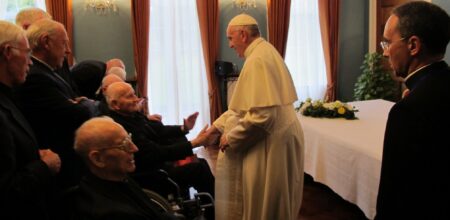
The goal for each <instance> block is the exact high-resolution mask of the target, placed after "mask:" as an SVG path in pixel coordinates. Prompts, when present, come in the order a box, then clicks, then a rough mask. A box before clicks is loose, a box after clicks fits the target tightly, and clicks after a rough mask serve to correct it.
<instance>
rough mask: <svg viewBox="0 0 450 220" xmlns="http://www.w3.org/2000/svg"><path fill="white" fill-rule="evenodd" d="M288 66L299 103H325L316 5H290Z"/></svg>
mask: <svg viewBox="0 0 450 220" xmlns="http://www.w3.org/2000/svg"><path fill="white" fill-rule="evenodd" d="M286 48H287V49H286V57H285V61H286V65H287V66H288V68H289V71H290V72H291V75H292V79H293V80H294V84H295V88H296V91H297V96H298V99H299V101H298V102H297V103H296V105H298V104H299V102H300V101H304V100H305V99H307V98H311V99H323V98H324V95H325V91H326V87H327V77H326V70H325V68H326V67H325V60H324V54H323V49H322V38H321V35H320V26H319V10H318V4H317V1H311V0H294V1H292V2H291V19H290V24H289V34H288V40H287V46H286Z"/></svg>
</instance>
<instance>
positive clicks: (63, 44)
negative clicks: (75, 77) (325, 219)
mask: <svg viewBox="0 0 450 220" xmlns="http://www.w3.org/2000/svg"><path fill="white" fill-rule="evenodd" d="M27 37H28V39H29V41H30V45H31V46H32V50H33V52H32V61H33V65H32V66H31V68H30V74H29V76H28V79H27V81H26V82H25V83H24V84H23V85H22V86H20V87H19V88H18V90H17V97H18V99H19V102H20V107H21V110H22V111H23V113H24V115H25V117H27V119H28V121H29V122H30V124H31V126H32V127H33V129H34V130H35V131H36V134H37V138H38V141H39V145H40V146H41V147H43V148H50V149H52V150H54V151H55V152H56V153H58V154H59V155H60V156H61V160H62V167H61V173H60V174H59V175H58V176H57V177H58V180H59V181H58V182H59V184H58V187H59V188H62V189H63V188H65V187H67V186H71V185H74V184H77V183H78V182H79V180H80V178H81V176H82V175H83V172H84V171H85V169H84V165H83V163H82V162H81V160H80V158H79V157H78V155H76V154H75V152H74V150H73V148H72V146H73V141H74V132H75V130H76V129H77V128H78V127H79V126H80V125H81V124H82V123H83V122H84V121H86V120H88V119H89V118H91V117H92V116H94V115H95V114H96V111H97V108H96V106H95V105H94V104H93V101H92V100H89V99H86V98H85V97H79V96H78V95H77V94H76V93H75V92H74V91H73V90H72V88H71V87H70V85H69V84H68V83H67V82H66V81H65V80H64V79H62V78H61V76H60V75H58V74H57V73H56V70H57V69H58V68H61V66H62V64H63V61H64V58H65V56H66V55H67V54H69V53H70V52H71V51H70V48H69V47H68V40H69V39H68V37H67V33H66V31H65V29H64V26H63V25H62V24H61V23H59V22H56V21H53V20H49V19H41V20H38V21H36V22H34V23H33V24H32V25H31V26H30V27H29V28H28V30H27Z"/></svg>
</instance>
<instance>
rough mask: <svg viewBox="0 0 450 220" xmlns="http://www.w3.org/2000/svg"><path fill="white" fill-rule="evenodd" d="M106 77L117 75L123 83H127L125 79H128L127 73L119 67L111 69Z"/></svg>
mask: <svg viewBox="0 0 450 220" xmlns="http://www.w3.org/2000/svg"><path fill="white" fill-rule="evenodd" d="M106 75H116V76H118V77H119V78H120V79H122V80H123V81H125V79H126V78H127V73H126V72H125V70H124V69H123V68H121V67H117V66H114V67H111V68H110V69H109V70H108V72H106Z"/></svg>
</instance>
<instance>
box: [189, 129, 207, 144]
mask: <svg viewBox="0 0 450 220" xmlns="http://www.w3.org/2000/svg"><path fill="white" fill-rule="evenodd" d="M206 129H208V125H205V127H204V128H203V129H202V130H201V131H200V132H199V133H198V135H197V137H195V138H194V139H193V140H191V145H192V147H193V148H195V147H200V146H202V145H205V144H206V143H207V142H208V133H207V132H206Z"/></svg>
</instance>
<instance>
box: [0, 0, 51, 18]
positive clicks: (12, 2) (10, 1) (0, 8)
mask: <svg viewBox="0 0 450 220" xmlns="http://www.w3.org/2000/svg"><path fill="white" fill-rule="evenodd" d="M29 7H37V8H41V9H43V10H44V11H45V10H46V9H45V0H32V1H23V0H0V19H1V20H7V21H10V22H13V23H14V22H15V19H16V14H17V12H19V11H20V10H22V9H24V8H29Z"/></svg>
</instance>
